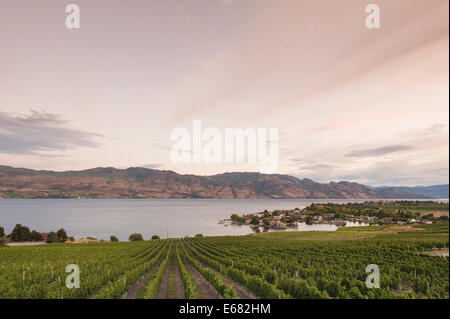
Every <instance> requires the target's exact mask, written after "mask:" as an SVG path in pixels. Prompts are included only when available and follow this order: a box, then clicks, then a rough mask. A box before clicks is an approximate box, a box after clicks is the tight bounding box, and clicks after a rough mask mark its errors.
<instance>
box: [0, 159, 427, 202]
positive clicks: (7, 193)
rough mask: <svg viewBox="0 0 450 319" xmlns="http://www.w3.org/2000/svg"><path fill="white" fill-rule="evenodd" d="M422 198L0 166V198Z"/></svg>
mask: <svg viewBox="0 0 450 319" xmlns="http://www.w3.org/2000/svg"><path fill="white" fill-rule="evenodd" d="M78 197H80V198H336V199H338V198H341V199H345V198H361V199H370V198H427V196H425V195H423V194H419V193H415V192H412V191H408V190H402V189H398V188H389V189H374V188H370V187H368V186H365V185H362V184H358V183H352V182H345V181H344V182H331V183H328V184H322V183H316V182H314V181H312V180H310V179H298V178H295V177H293V176H289V175H278V174H274V175H265V174H259V173H225V174H219V175H213V176H196V175H181V174H177V173H175V172H173V171H161V170H154V169H147V168H140V167H132V168H128V169H115V168H94V169H89V170H82V171H66V172H53V171H36V170H31V169H24V168H13V167H9V166H0V198H78Z"/></svg>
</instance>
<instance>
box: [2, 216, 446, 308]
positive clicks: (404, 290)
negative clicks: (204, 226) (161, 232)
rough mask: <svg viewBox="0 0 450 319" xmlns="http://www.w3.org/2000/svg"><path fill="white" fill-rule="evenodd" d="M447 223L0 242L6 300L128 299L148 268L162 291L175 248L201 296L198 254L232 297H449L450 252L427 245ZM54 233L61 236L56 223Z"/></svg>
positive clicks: (442, 236)
mask: <svg viewBox="0 0 450 319" xmlns="http://www.w3.org/2000/svg"><path fill="white" fill-rule="evenodd" d="M20 227H21V226H20ZM20 227H19V228H20ZM448 227H449V226H448V222H442V223H437V224H432V225H418V226H415V228H417V229H420V230H416V231H392V230H389V226H387V227H385V226H373V227H355V228H353V229H350V228H349V229H348V230H342V231H336V232H276V233H275V232H273V233H268V234H261V235H252V236H234V237H232V236H227V237H197V238H188V239H183V240H177V241H174V240H167V239H165V240H155V241H147V242H145V241H137V242H112V243H93V244H85V245H84V244H81V245H63V244H54V245H38V246H31V247H30V246H26V247H25V246H21V247H9V248H5V249H0V299H3V298H7V299H8V298H20V299H26V298H39V299H40V298H43V299H47V298H48V299H54V298H57V299H59V298H64V299H66V298H101V299H103V298H120V297H122V296H124V294H126V292H127V291H128V289H129V288H130V287H131V286H132V285H133V284H134V283H135V282H136V281H137V280H138V279H140V278H142V276H144V274H147V273H148V272H149V271H150V270H152V275H151V276H150V279H149V281H148V284H147V285H146V287H145V296H146V297H147V298H154V297H155V296H156V295H157V292H158V289H159V287H160V285H161V280H162V276H163V275H164V272H165V271H166V267H167V264H168V260H169V258H170V257H169V256H172V258H173V259H174V260H176V261H177V262H178V265H179V268H180V273H181V277H182V280H183V284H184V290H185V295H186V298H196V297H197V296H198V291H197V289H196V285H195V281H194V279H193V277H192V275H191V274H190V273H189V271H188V267H186V264H187V263H190V264H191V265H192V266H193V267H195V268H196V269H197V270H198V271H199V272H200V274H201V275H202V276H203V277H204V278H206V279H207V280H208V281H209V282H210V283H211V284H212V285H214V287H215V288H216V290H217V291H218V292H219V293H220V294H222V296H224V297H225V298H235V297H236V291H235V290H234V289H233V287H232V286H231V285H230V284H229V281H230V280H231V281H233V282H234V283H235V284H239V285H241V286H243V287H245V288H246V289H247V290H248V291H249V292H251V293H252V294H253V295H254V296H256V297H259V298H275V299H277V298H312V299H316V298H320V299H322V298H323V299H329V298H339V299H348V298H352V299H353V298H369V299H384V298H389V299H392V298H409V299H412V298H420V299H422V298H431V299H435V298H440V299H448V297H449V259H448V257H439V256H433V255H431V254H427V253H428V252H439V251H441V250H442V251H448V247H449V237H448ZM365 229H367V230H365ZM19 233H20V231H19ZM48 238H53V239H54V241H55V242H57V241H58V237H57V234H56V233H54V232H52V233H50V234H49V235H48ZM169 247H170V248H169ZM174 257H176V258H174ZM72 263H73V264H78V265H79V267H80V269H81V271H82V274H83V277H82V278H83V279H82V280H83V281H82V283H83V284H82V288H81V289H76V290H73V289H68V288H66V287H65V280H64V279H65V278H66V276H67V273H66V272H65V269H66V266H67V264H72ZM369 264H377V265H378V266H379V268H380V275H381V276H380V288H379V289H368V288H367V287H366V285H365V280H366V278H367V275H368V274H367V273H366V271H365V269H366V267H367V265H369Z"/></svg>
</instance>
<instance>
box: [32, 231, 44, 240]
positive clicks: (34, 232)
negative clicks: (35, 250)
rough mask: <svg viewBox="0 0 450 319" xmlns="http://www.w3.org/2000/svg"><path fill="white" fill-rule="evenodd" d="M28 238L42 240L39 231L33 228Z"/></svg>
mask: <svg viewBox="0 0 450 319" xmlns="http://www.w3.org/2000/svg"><path fill="white" fill-rule="evenodd" d="M30 239H31V240H32V241H42V239H43V238H42V234H41V233H39V232H37V231H35V230H33V231H32V232H31V234H30Z"/></svg>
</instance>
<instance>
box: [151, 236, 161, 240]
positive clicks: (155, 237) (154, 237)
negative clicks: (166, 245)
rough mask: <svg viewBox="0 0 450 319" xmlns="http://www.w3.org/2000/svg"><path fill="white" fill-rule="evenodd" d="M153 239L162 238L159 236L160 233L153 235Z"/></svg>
mask: <svg viewBox="0 0 450 319" xmlns="http://www.w3.org/2000/svg"><path fill="white" fill-rule="evenodd" d="M152 239H161V238H159V236H158V235H153V236H152Z"/></svg>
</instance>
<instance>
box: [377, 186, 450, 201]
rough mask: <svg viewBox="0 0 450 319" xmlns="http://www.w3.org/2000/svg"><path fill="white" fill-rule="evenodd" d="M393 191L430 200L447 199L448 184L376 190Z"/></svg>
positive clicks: (379, 189)
mask: <svg viewBox="0 0 450 319" xmlns="http://www.w3.org/2000/svg"><path fill="white" fill-rule="evenodd" d="M393 189H399V190H402V191H407V192H413V193H418V194H422V195H424V196H427V197H430V198H448V184H445V185H433V186H414V187H407V186H398V187H378V188H377V190H378V191H391V190H393Z"/></svg>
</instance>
